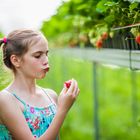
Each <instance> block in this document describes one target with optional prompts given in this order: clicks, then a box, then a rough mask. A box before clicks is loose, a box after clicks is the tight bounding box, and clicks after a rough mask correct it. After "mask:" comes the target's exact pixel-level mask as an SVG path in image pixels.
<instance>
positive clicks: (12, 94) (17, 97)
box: [3, 89, 26, 106]
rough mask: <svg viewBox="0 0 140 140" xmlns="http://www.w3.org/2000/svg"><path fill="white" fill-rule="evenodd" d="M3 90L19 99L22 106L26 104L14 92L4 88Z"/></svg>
mask: <svg viewBox="0 0 140 140" xmlns="http://www.w3.org/2000/svg"><path fill="white" fill-rule="evenodd" d="M3 91H6V92H8V93H10V94H12V95H13V96H14V97H15V98H16V99H17V100H19V101H20V102H21V103H22V104H23V105H24V106H25V105H26V103H25V102H24V101H23V100H22V99H21V98H20V97H18V96H17V95H16V94H15V93H12V92H9V91H8V90H6V89H4V90H3Z"/></svg>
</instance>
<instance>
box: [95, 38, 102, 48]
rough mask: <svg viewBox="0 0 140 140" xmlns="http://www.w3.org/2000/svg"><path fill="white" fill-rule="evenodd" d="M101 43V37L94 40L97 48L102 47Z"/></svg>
mask: <svg viewBox="0 0 140 140" xmlns="http://www.w3.org/2000/svg"><path fill="white" fill-rule="evenodd" d="M102 45H103V41H102V40H101V39H99V40H97V41H96V47H97V48H102Z"/></svg>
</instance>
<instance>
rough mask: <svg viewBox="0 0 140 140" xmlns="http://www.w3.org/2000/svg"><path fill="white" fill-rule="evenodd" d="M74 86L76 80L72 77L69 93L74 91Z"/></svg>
mask: <svg viewBox="0 0 140 140" xmlns="http://www.w3.org/2000/svg"><path fill="white" fill-rule="evenodd" d="M74 86H75V80H74V79H72V80H71V85H70V87H69V89H68V91H67V92H69V93H71V92H73V90H74Z"/></svg>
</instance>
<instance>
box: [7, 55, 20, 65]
mask: <svg viewBox="0 0 140 140" xmlns="http://www.w3.org/2000/svg"><path fill="white" fill-rule="evenodd" d="M10 60H11V63H12V64H13V66H14V67H15V68H19V67H20V64H21V58H20V57H18V56H17V55H15V54H13V55H11V57H10Z"/></svg>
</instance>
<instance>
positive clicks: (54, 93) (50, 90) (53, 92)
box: [42, 88, 58, 104]
mask: <svg viewBox="0 0 140 140" xmlns="http://www.w3.org/2000/svg"><path fill="white" fill-rule="evenodd" d="M42 89H43V90H44V91H45V92H46V93H47V94H48V95H49V96H50V97H51V98H52V99H53V100H54V102H55V103H56V104H57V99H58V95H57V93H56V92H55V91H54V90H52V89H49V88H42Z"/></svg>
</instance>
